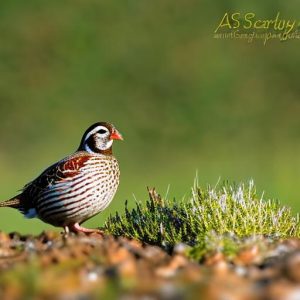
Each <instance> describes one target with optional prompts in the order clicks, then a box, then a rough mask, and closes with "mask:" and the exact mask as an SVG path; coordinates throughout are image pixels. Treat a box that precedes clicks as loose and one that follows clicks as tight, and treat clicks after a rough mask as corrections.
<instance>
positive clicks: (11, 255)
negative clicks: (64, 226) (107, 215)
mask: <svg viewBox="0 0 300 300" xmlns="http://www.w3.org/2000/svg"><path fill="white" fill-rule="evenodd" d="M184 252H185V245H178V246H177V247H175V250H174V253H173V254H172V255H169V254H167V253H166V252H164V251H163V250H162V249H160V248H158V247H154V246H149V245H143V244H141V243H140V242H137V241H134V240H128V239H126V238H114V237H112V236H103V237H102V236H101V235H99V234H92V235H89V236H86V235H78V236H75V235H71V236H69V237H68V238H67V239H65V238H63V237H62V236H61V235H60V234H59V233H56V232H46V233H42V234H41V235H40V236H37V237H33V236H20V235H19V234H17V233H12V234H10V235H7V234H4V233H0V299H124V300H127V299H150V300H152V299H178V300H179V299H229V300H231V299H232V300H239V299H243V300H247V299H274V300H283V299H300V240H298V239H289V240H283V241H279V242H277V243H275V244H274V243H272V246H268V247H267V248H266V249H264V250H261V248H258V247H256V246H255V245H254V246H253V245H252V246H251V247H249V248H246V249H244V250H243V251H241V253H239V255H237V256H236V257H235V258H233V259H228V258H225V257H224V256H223V255H222V254H221V253H217V252H216V253H214V254H211V255H209V256H207V257H206V258H205V259H203V261H201V262H199V263H198V262H192V261H190V260H188V259H187V258H186V257H185V255H184Z"/></svg>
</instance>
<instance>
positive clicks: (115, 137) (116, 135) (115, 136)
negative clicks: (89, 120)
mask: <svg viewBox="0 0 300 300" xmlns="http://www.w3.org/2000/svg"><path fill="white" fill-rule="evenodd" d="M110 139H111V140H121V141H123V137H122V135H121V133H120V132H119V131H118V130H117V129H114V130H113V132H112V134H111V135H110Z"/></svg>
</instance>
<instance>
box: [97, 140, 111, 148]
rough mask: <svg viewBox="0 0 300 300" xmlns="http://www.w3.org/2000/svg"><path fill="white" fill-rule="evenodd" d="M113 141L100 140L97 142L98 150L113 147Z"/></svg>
mask: <svg viewBox="0 0 300 300" xmlns="http://www.w3.org/2000/svg"><path fill="white" fill-rule="evenodd" d="M112 143H113V140H108V141H103V140H102V139H98V140H97V141H96V148H97V149H100V150H107V149H109V148H110V147H111V146H112Z"/></svg>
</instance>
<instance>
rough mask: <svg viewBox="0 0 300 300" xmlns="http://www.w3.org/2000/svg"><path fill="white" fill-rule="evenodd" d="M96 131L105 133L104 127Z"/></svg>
mask: <svg viewBox="0 0 300 300" xmlns="http://www.w3.org/2000/svg"><path fill="white" fill-rule="evenodd" d="M98 132H99V133H100V134H104V133H106V130H105V129H100V130H99V131H98Z"/></svg>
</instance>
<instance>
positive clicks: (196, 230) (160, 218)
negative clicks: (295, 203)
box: [104, 180, 300, 260]
mask: <svg viewBox="0 0 300 300" xmlns="http://www.w3.org/2000/svg"><path fill="white" fill-rule="evenodd" d="M148 192H149V195H150V198H149V200H147V201H146V203H145V204H143V203H142V202H136V204H135V208H133V209H129V208H128V203H127V202H126V203H125V212H124V214H122V215H120V214H118V213H116V215H114V216H110V217H109V218H108V220H107V221H106V223H105V225H104V229H105V231H106V232H107V233H111V234H114V235H116V236H121V235H122V236H126V237H129V238H134V239H138V240H140V241H143V242H145V243H149V244H152V245H157V246H160V247H162V248H164V249H166V250H167V251H172V249H173V248H174V246H175V245H176V244H178V243H184V244H187V245H188V246H190V248H189V251H188V254H189V256H190V257H192V258H194V259H197V260H198V259H201V258H202V257H203V256H204V255H205V254H206V253H207V252H211V251H221V252H223V253H224V254H225V255H227V256H230V255H234V254H235V253H237V251H239V249H241V248H242V247H244V246H245V245H247V244H249V241H254V240H257V238H258V239H260V238H261V237H267V238H269V239H272V240H276V239H278V238H287V237H299V236H300V226H299V225H300V223H299V215H296V216H293V215H292V212H291V209H290V208H288V207H286V206H281V205H280V203H279V201H277V200H270V199H269V200H264V199H263V197H262V196H261V197H258V195H257V192H256V188H255V186H254V183H253V181H252V180H251V181H249V183H248V184H246V185H245V184H239V185H235V184H234V185H231V184H229V183H224V184H222V185H217V186H216V187H214V188H213V187H211V186H208V187H207V188H205V189H203V188H201V187H199V186H198V184H197V180H195V184H194V186H193V188H192V193H191V197H190V198H189V200H184V199H182V200H180V201H175V200H168V199H163V198H162V197H161V196H160V195H159V194H157V193H156V191H155V189H148ZM255 237H256V238H255Z"/></svg>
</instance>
